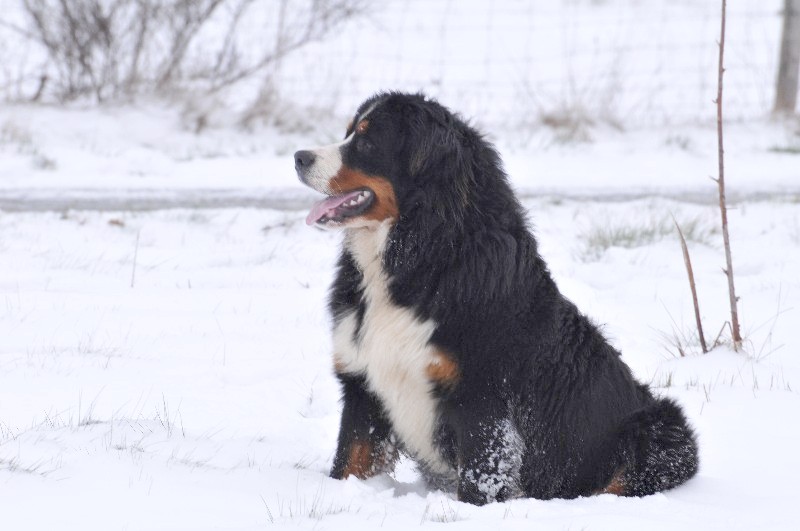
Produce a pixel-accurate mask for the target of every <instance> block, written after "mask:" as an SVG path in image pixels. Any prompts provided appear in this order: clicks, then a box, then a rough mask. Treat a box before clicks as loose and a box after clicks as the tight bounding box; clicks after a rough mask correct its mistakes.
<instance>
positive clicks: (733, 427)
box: [0, 0, 800, 531]
mask: <svg viewBox="0 0 800 531" xmlns="http://www.w3.org/2000/svg"><path fill="white" fill-rule="evenodd" d="M779 3H780V2H778V1H777V0H771V1H769V2H761V1H756V0H748V1H743V2H736V3H731V5H730V6H729V9H730V10H731V19H730V20H731V32H730V34H729V35H730V38H731V43H732V44H731V48H730V55H729V57H730V59H729V61H730V62H729V64H728V68H729V72H728V74H726V76H729V77H726V83H728V85H727V86H726V87H727V88H726V90H730V93H726V94H729V98H728V99H727V100H726V101H727V102H728V105H729V110H730V117H731V118H732V120H731V121H730V122H728V123H727V124H726V129H725V133H726V171H727V180H728V186H729V189H728V196H729V198H730V200H731V210H730V212H729V217H730V223H731V228H730V231H731V239H732V250H733V258H734V267H735V272H736V283H737V284H736V285H737V291H738V294H739V296H740V299H741V300H740V306H739V307H740V315H741V321H742V323H743V334H744V336H745V351H744V352H732V351H731V350H730V349H729V348H727V346H726V345H724V344H723V345H720V346H718V347H717V348H715V349H714V350H713V351H712V352H710V353H708V354H705V355H703V354H701V353H700V347H699V345H698V342H697V339H696V335H695V332H694V314H693V310H692V306H691V297H690V294H689V289H688V286H687V281H686V272H685V269H684V265H683V259H682V256H681V252H680V246H679V243H678V241H677V237H676V234H675V231H674V230H673V228H672V218H673V216H674V218H675V219H676V220H677V221H678V222H679V223H680V224H681V226H682V228H683V230H684V232H685V233H686V234H687V236H688V239H689V248H690V252H691V256H692V261H693V266H694V271H695V276H696V279H697V285H698V292H699V297H700V304H701V311H702V316H703V324H704V326H705V333H706V338H707V340H708V341H709V342H713V341H714V339H715V338H716V337H717V335H718V333H719V331H720V328H721V327H722V326H723V323H724V322H725V321H726V320H727V319H728V311H729V310H728V298H727V286H726V280H725V277H724V275H723V274H721V272H720V268H721V267H722V265H723V264H724V255H723V252H722V248H721V236H720V234H719V229H717V228H716V227H717V226H718V219H719V211H718V210H717V208H716V196H715V193H716V186H715V184H714V183H713V182H711V181H710V180H709V179H708V177H714V176H716V174H717V159H716V153H717V151H716V150H717V146H716V136H715V130H714V128H713V123H712V120H713V106H711V105H710V104H709V101H710V100H711V98H713V82H714V81H713V75H710V76H709V75H708V70H709V65H713V62H714V60H715V56H714V53H713V52H714V39H715V38H716V31H717V18H716V16H717V9H718V6H717V3H716V2H689V1H684V2H662V3H659V4H658V5H657V6H656V7H653V6H652V5H651V4H650V3H645V2H636V1H627V0H608V1H602V2H596V1H592V2H588V1H577V2H550V3H545V2H542V3H536V5H535V6H533V4H532V3H528V2H509V3H503V4H502V5H500V4H499V3H486V2H474V3H472V4H471V8H470V9H463V10H460V9H455V8H454V7H453V6H450V4H451V3H441V4H436V5H435V6H433V7H429V6H430V3H427V2H426V3H421V2H419V3H418V2H414V1H411V0H408V1H399V0H397V1H393V2H391V3H390V4H389V6H388V7H386V10H385V11H382V12H381V13H380V14H378V15H376V16H375V17H374V19H370V20H371V22H369V23H368V21H358V22H354V23H353V24H354V26H353V27H352V28H350V29H349V30H348V31H344V32H342V34H341V35H340V36H337V37H336V38H334V39H333V40H332V41H329V42H328V41H326V42H325V43H320V44H318V45H314V46H312V47H311V48H309V49H307V50H305V51H304V52H303V54H304V55H302V56H301V58H300V59H298V60H297V61H296V62H295V63H287V64H284V65H283V67H282V70H281V71H280V72H278V73H277V74H276V75H277V77H276V80H277V81H276V83H278V84H279V86H280V87H282V90H283V91H284V93H283V94H282V97H283V98H285V99H286V101H287V102H289V103H291V104H292V105H296V106H297V108H303V106H304V105H310V104H312V103H313V104H314V105H316V106H317V107H325V106H332V107H333V108H334V112H333V113H332V114H333V116H326V117H323V118H319V119H317V118H314V119H313V120H312V121H314V122H315V123H314V127H313V128H312V130H311V132H303V131H304V130H293V131H287V130H278V129H275V128H269V127H258V128H256V129H255V130H252V131H245V130H241V129H237V128H233V127H231V126H230V124H231V123H234V122H235V119H234V118H233V117H231V116H226V117H222V118H219V117H217V118H219V119H218V120H217V121H215V122H214V125H213V126H212V127H210V128H209V129H207V130H204V131H202V132H200V133H195V132H193V131H192V128H191V127H189V125H187V123H186V117H185V115H184V114H182V113H181V111H180V109H178V108H177V106H176V105H174V104H169V103H165V102H153V101H140V102H138V103H136V104H129V105H124V106H99V107H98V106H91V105H86V104H76V105H71V106H47V105H38V106H36V105H29V104H24V103H14V104H11V103H8V104H3V105H0V513H2V524H0V526H2V528H3V529H12V530H38V529H59V530H81V531H91V530H104V531H106V530H109V529H127V530H137V529H142V530H144V529H146V530H155V529H163V530H180V529H186V530H192V531H199V530H203V529H226V530H248V529H262V528H264V527H275V528H279V529H280V528H308V529H341V528H347V529H349V530H353V531H355V530H358V529H374V528H377V527H383V528H387V529H408V528H409V527H416V526H424V527H431V526H437V525H439V524H440V523H448V525H449V526H451V527H453V528H458V529H484V528H487V527H499V526H502V527H503V528H508V529H531V528H534V527H535V528H537V529H584V528H586V529H617V530H619V529H635V530H640V529H676V528H677V529H704V530H706V529H720V530H722V529H724V530H729V529H796V528H797V527H798V523H799V522H800V509H798V507H797V500H798V499H799V498H800V485H798V481H797V477H798V475H799V474H800V453H798V452H797V450H796V449H797V448H798V447H799V446H800V427H799V425H798V419H799V418H800V396H798V390H799V389H800V338H799V337H798V335H797V334H796V329H797V326H798V323H800V319H799V318H798V312H800V278H799V277H798V274H797V271H798V270H800V267H799V266H800V157H798V155H797V152H798V151H800V136H798V126H797V124H796V123H792V122H787V123H775V122H767V121H766V120H764V119H763V117H764V116H765V113H766V111H767V110H768V108H769V86H770V84H771V83H772V79H774V66H775V65H774V63H775V57H773V55H774V54H773V52H774V50H775V49H776V44H775V43H776V40H777V29H776V28H777V25H778V21H779V18H778V16H777V13H778V10H779ZM423 4H424V5H423ZM452 4H453V5H456V3H452ZM459 4H460V3H459ZM448 6H449V7H448ZM481 6H483V7H481ZM491 6H500V7H491ZM4 8H8V9H7V10H10V9H11V7H9V6H7V5H5V4H4ZM473 8H475V9H473ZM12 11H13V10H12ZM420 11H426V15H427V16H424V17H423V16H419V15H420V13H419V12H420ZM9 20H10V19H9ZM445 21H451V22H448V24H445ZM531 25H532V26H531ZM531 27H533V30H530V31H527V30H526V31H521V30H522V29H526V28H531ZM498 35H499V36H498ZM554 35H557V36H558V37H556V38H554ZM688 36H691V38H689V37H688ZM10 38H11V37H9V35H8V34H0V43H3V46H0V59H1V60H2V62H3V64H4V65H5V67H7V70H13V69H15V68H17V67H18V65H17V63H16V62H15V60H17V59H19V60H21V59H20V56H19V54H18V53H17V52H18V50H17V49H16V48H13V47H11V46H8V47H6V46H5V45H4V43H6V42H9V40H8V39H10ZM363 42H368V43H370V46H363ZM458 42H461V43H464V42H468V43H469V45H468V46H465V47H464V48H459V47H458V46H455V45H454V44H453V43H458ZM542 43H547V44H548V45H549V47H548V46H545V45H543V44H542ZM420 50H424V51H425V52H426V53H425V54H421V53H420ZM583 50H594V51H593V52H592V53H588V54H586V53H578V52H581V51H583ZM25 53H28V54H31V53H33V52H32V51H31V50H26V52H25ZM23 55H24V54H23ZM476 56H478V57H479V62H478V63H477V64H476V63H475V62H474V61H473V62H468V61H470V60H472V59H474V57H476ZM9 58H10V59H9ZM376 61H380V64H381V65H383V68H380V69H377V68H374V64H375V63H376ZM34 63H35V61H34ZM309 64H315V65H319V68H316V69H312V70H309V69H308V68H307V67H308V65H309ZM611 64H618V65H619V68H618V70H617V71H616V74H614V75H611V74H613V73H614V72H609V71H608V70H609V69H608V68H607V67H608V66H609V65H611ZM534 67H535V68H534ZM343 72H344V73H343ZM712 74H713V72H712ZM615 76H616V77H615ZM571 79H572V80H573V81H574V85H575V86H577V87H578V88H579V89H580V90H578V91H577V92H570V91H569V87H570V80H571ZM595 81H596V84H593V83H594V82H595ZM526 86H527V87H528V88H530V87H533V88H534V89H535V91H536V92H537V93H538V94H540V95H543V96H542V97H543V100H542V101H540V104H541V105H543V109H544V110H546V111H550V110H552V109H554V108H555V109H558V108H559V107H560V105H561V104H562V103H564V104H566V105H567V106H570V105H572V106H575V105H578V104H581V105H588V106H589V109H588V110H587V112H588V114H589V115H590V117H591V118H593V119H595V121H596V124H595V126H593V127H592V128H591V129H590V131H589V136H590V137H591V138H590V141H588V142H576V141H566V142H565V141H564V139H563V138H562V137H561V136H560V135H559V134H558V133H557V132H553V131H552V130H550V129H547V128H543V127H541V126H539V125H536V124H531V123H527V122H525V120H522V118H525V117H529V116H531V115H536V113H537V112H539V111H540V110H542V109H537V108H536V105H535V104H534V103H531V102H530V101H525V100H524V99H523V98H522V96H521V94H524V93H525V92H526V90H527V89H525V87H526ZM379 87H400V88H406V89H418V88H425V89H426V90H427V91H428V92H430V93H432V94H434V95H436V96H438V97H440V98H441V100H442V101H443V103H445V104H447V105H449V106H451V107H453V108H455V109H458V110H460V111H462V112H463V113H464V114H465V115H467V116H470V117H473V118H474V121H475V123H476V124H478V125H480V126H481V127H482V128H483V129H484V130H485V131H486V132H487V133H488V134H489V136H490V138H492V139H493V140H496V142H497V144H498V147H499V149H500V151H501V154H502V157H503V160H504V163H505V166H506V169H507V171H508V173H509V175H510V178H511V181H512V183H513V185H514V187H515V188H516V190H517V191H518V193H519V195H520V197H521V198H522V200H523V204H524V206H525V208H526V209H527V211H528V213H529V218H530V220H531V223H532V226H533V227H534V231H535V234H536V236H537V238H538V241H539V243H540V248H541V251H542V253H543V255H544V257H545V259H546V260H547V262H548V264H549V266H550V269H551V271H552V273H553V275H554V277H555V279H556V281H557V282H558V285H559V287H560V288H561V290H562V291H563V292H564V293H565V294H566V295H567V296H568V297H570V298H571V299H572V300H573V301H574V302H575V303H576V304H577V305H578V307H579V308H581V309H582V310H583V311H584V312H586V313H587V314H588V315H590V316H591V317H592V318H593V319H594V320H595V321H596V322H599V323H602V324H603V329H604V331H605V334H606V336H607V337H608V338H609V339H610V340H611V341H612V342H613V343H614V344H615V345H616V346H617V347H618V348H620V349H621V351H622V353H623V358H624V360H625V361H626V363H628V364H629V365H630V366H631V368H632V370H633V371H634V373H635V374H636V376H637V377H638V378H640V379H641V380H643V381H648V382H651V383H652V386H653V387H654V389H655V391H656V392H657V393H660V394H663V395H664V396H669V397H672V398H674V399H675V400H676V401H677V402H679V403H680V404H681V405H682V406H683V407H684V409H685V411H686V413H687V416H688V417H689V419H690V421H691V423H692V424H693V426H694V427H695V428H696V431H697V433H698V436H699V441H700V458H701V468H700V472H699V473H698V475H697V477H696V478H695V479H693V480H691V481H690V482H689V483H687V484H685V485H683V486H681V487H679V488H677V489H674V490H672V491H669V492H665V493H660V494H657V495H654V496H649V497H646V498H641V499H628V498H618V497H615V496H612V495H601V496H596V497H592V498H582V499H576V500H549V501H539V500H531V499H520V500H513V501H509V502H505V503H501V504H491V505H488V506H485V507H474V506H470V505H466V504H462V503H459V502H457V501H456V500H455V498H454V497H453V496H452V495H451V494H446V493H443V492H440V491H429V490H427V489H426V488H425V487H424V486H423V484H422V483H421V481H420V479H419V477H418V474H417V472H416V470H415V468H414V465H413V463H411V462H409V461H408V460H403V461H401V463H400V464H399V466H398V469H397V471H396V472H395V474H394V475H393V476H387V475H382V476H379V477H376V478H373V479H370V480H367V481H361V480H358V479H355V478H350V479H348V480H345V481H334V480H331V479H329V478H328V477H327V472H328V470H329V469H330V465H331V461H332V458H333V452H334V448H335V443H336V435H337V430H338V422H339V414H340V404H339V389H338V385H337V383H336V380H335V378H334V376H333V373H332V358H331V337H330V322H329V319H328V316H327V315H326V311H325V300H326V296H327V289H328V285H329V283H330V281H331V277H332V273H333V267H334V263H335V260H336V256H337V252H338V246H339V243H340V238H341V236H340V235H339V234H336V233H330V232H322V231H318V230H314V229H311V228H308V227H306V226H305V223H304V221H303V220H304V218H305V216H306V213H307V211H308V208H309V207H310V206H311V204H312V202H313V201H314V200H315V199H318V197H319V196H318V194H315V193H314V192H312V191H310V190H308V189H307V188H305V187H303V186H301V185H300V184H299V183H298V182H297V180H296V177H295V175H294V171H293V167H292V166H293V162H292V157H291V155H292V153H293V152H294V151H295V150H296V149H300V148H309V147H313V146H316V145H322V144H328V143H330V142H332V141H336V140H337V139H341V135H342V133H343V132H344V131H343V129H344V124H345V123H346V121H347V116H348V115H349V114H350V113H351V112H352V110H353V108H354V107H355V106H356V105H357V104H358V103H359V102H360V100H361V99H362V98H363V97H364V96H366V95H368V94H369V93H370V92H372V91H374V90H375V89H376V88H379ZM328 89H330V90H328ZM523 89H524V90H523ZM609 90H613V91H614V93H615V94H617V95H616V96H615V98H614V99H611V100H603V97H602V96H603V95H604V94H607V93H608V91H609ZM321 93H325V94H328V95H329V97H330V100H316V99H314V98H317V97H319V95H320V94H321ZM290 96H291V97H290ZM562 99H564V100H565V101H563V102H562V101H561V100H562ZM609 105H610V106H609ZM609 109H611V110H612V111H613V113H612V114H613V115H614V118H615V119H616V118H620V117H622V118H624V119H625V122H624V124H623V125H624V126H625V127H623V130H619V129H618V128H617V127H615V126H614V124H612V123H609V121H608V120H605V119H603V118H602V114H603V112H605V111H607V110H609ZM215 119H216V118H215ZM526 119H527V118H526ZM226 120H227V121H226ZM654 125H658V126H659V127H654ZM726 335H727V333H726V332H724V331H723V334H722V336H723V338H724V337H726ZM678 346H680V349H681V350H682V351H683V352H684V353H685V354H686V355H685V356H681V355H680V354H679V353H678V350H679V349H678Z"/></svg>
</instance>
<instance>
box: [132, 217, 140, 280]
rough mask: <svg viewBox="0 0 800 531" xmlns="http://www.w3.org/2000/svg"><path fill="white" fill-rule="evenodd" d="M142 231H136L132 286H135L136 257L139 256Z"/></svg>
mask: <svg viewBox="0 0 800 531" xmlns="http://www.w3.org/2000/svg"><path fill="white" fill-rule="evenodd" d="M141 233H142V231H141V230H139V231H137V232H136V247H135V248H134V249H133V270H132V271H131V287H133V284H134V281H135V280H136V258H137V257H138V256H139V234H141Z"/></svg>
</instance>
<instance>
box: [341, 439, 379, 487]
mask: <svg viewBox="0 0 800 531" xmlns="http://www.w3.org/2000/svg"><path fill="white" fill-rule="evenodd" d="M373 465H374V458H373V448H372V445H371V444H370V443H369V442H367V441H358V440H356V441H354V442H353V444H352V445H351V446H350V454H349V455H348V457H347V466H345V467H344V472H343V473H342V478H346V477H348V476H355V477H357V478H359V479H367V478H369V477H371V476H373V475H375V473H374V466H373Z"/></svg>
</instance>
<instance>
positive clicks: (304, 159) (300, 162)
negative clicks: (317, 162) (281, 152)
mask: <svg viewBox="0 0 800 531" xmlns="http://www.w3.org/2000/svg"><path fill="white" fill-rule="evenodd" d="M314 158H315V157H314V154H313V153H312V152H310V151H306V150H302V151H298V152H297V153H295V154H294V169H295V170H297V171H298V172H299V171H302V170H307V169H308V167H309V166H311V165H312V164H314Z"/></svg>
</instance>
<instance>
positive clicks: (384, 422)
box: [294, 92, 698, 505]
mask: <svg viewBox="0 0 800 531" xmlns="http://www.w3.org/2000/svg"><path fill="white" fill-rule="evenodd" d="M294 160H295V169H296V171H297V174H298V176H299V178H300V180H301V181H302V182H303V183H305V184H306V185H308V186H310V187H311V188H313V189H314V190H316V191H318V192H321V193H323V194H325V196H326V197H325V198H324V199H323V200H321V201H319V202H317V203H316V204H315V205H314V206H313V207H312V208H311V211H310V212H309V214H308V217H307V219H306V222H307V223H308V224H309V225H314V226H317V227H322V228H329V229H341V230H343V232H344V236H343V248H342V250H341V254H340V257H339V260H338V265H337V272H336V277H335V280H334V282H333V285H332V287H331V292H330V298H329V310H330V312H331V314H332V320H333V340H332V343H333V365H334V370H335V373H336V376H337V377H338V379H339V381H340V383H341V389H342V400H343V410H342V417H341V427H340V431H339V436H338V444H337V448H336V453H335V456H334V459H333V466H332V469H331V472H330V475H331V477H333V478H339V479H341V478H346V477H348V476H356V477H358V478H362V479H364V478H369V477H372V476H375V475H377V474H381V473H385V472H391V471H392V470H393V467H394V464H395V462H396V460H397V459H398V456H399V455H401V454H405V455H409V456H411V457H412V458H413V459H415V461H416V462H417V464H418V466H419V468H420V470H421V472H422V474H423V476H424V477H425V479H426V480H428V482H429V484H430V485H431V486H433V487H436V488H452V489H453V490H454V491H455V492H456V493H457V496H458V499H459V500H460V501H464V502H468V503H472V504H476V505H483V504H486V503H490V502H494V501H503V500H508V499H511V498H517V497H533V498H538V499H550V498H575V497H578V496H589V495H593V494H600V493H611V494H616V495H621V496H644V495H648V494H652V493H655V492H658V491H662V490H665V489H670V488H673V487H675V486H677V485H680V484H681V483H683V482H685V481H686V480H688V479H689V478H691V477H692V476H693V475H694V474H695V473H696V471H697V469H698V446H697V442H696V437H695V434H694V432H693V430H692V428H691V427H690V426H689V425H688V423H687V420H686V418H685V416H684V414H683V412H682V411H681V409H680V407H679V406H678V405H677V404H675V402H673V401H672V400H670V399H667V398H658V397H654V396H653V394H652V393H651V391H650V390H649V389H648V387H647V385H645V384H642V383H639V382H638V381H636V380H635V379H634V377H633V375H632V374H631V371H630V369H629V368H628V366H627V365H625V363H623V362H622V361H621V359H620V353H619V352H618V351H617V350H615V349H614V347H612V346H611V345H610V344H609V343H608V341H607V340H606V339H605V338H604V337H603V335H602V334H601V333H600V331H599V330H598V328H597V326H595V325H594V324H593V323H592V322H591V321H590V320H589V319H588V318H587V317H586V316H585V315H583V314H582V313H580V311H579V310H578V309H577V308H576V307H575V305H574V304H573V303H572V302H570V301H569V300H567V299H566V298H565V297H564V296H563V295H562V294H561V293H560V292H559V290H558V288H557V286H556V284H555V282H554V281H553V279H552V277H551V275H550V273H549V271H548V269H547V266H546V265H545V262H544V261H543V259H542V257H541V256H540V255H539V252H538V250H537V243H536V240H535V238H534V237H533V235H532V234H531V232H530V230H529V228H528V226H527V222H526V218H525V213H524V210H523V208H522V206H521V205H520V203H519V201H518V200H517V199H516V197H515V195H514V193H513V191H512V189H511V187H510V186H509V184H508V181H507V177H506V175H505V173H504V171H503V169H502V166H501V161H500V158H499V156H498V153H497V152H496V151H495V149H494V147H493V146H492V145H491V144H490V143H489V142H487V141H486V140H485V139H484V138H483V136H482V135H481V134H480V133H479V132H477V131H476V130H475V129H474V128H473V127H472V126H470V125H468V124H467V123H466V122H465V121H464V120H462V119H461V118H460V117H459V116H458V115H456V114H454V113H452V112H450V111H449V110H448V109H447V108H445V107H444V106H442V105H441V104H439V103H438V102H436V101H434V100H432V99H429V98H427V97H426V96H424V95H422V94H405V93H399V92H387V93H380V94H377V95H375V96H373V97H371V98H370V99H368V100H367V101H365V102H364V103H363V104H362V105H361V106H360V107H359V109H358V111H357V112H356V114H355V117H354V118H353V120H352V121H351V122H350V124H349V125H348V126H347V130H346V134H345V139H344V141H342V142H340V143H337V144H333V145H329V146H325V147H319V148H316V149H311V150H302V151H298V152H297V153H295V155H294Z"/></svg>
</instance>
